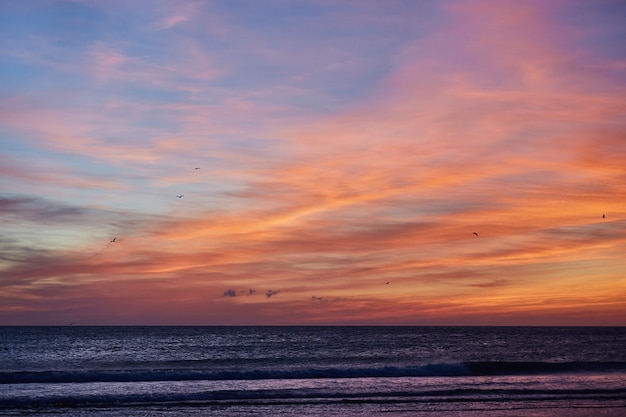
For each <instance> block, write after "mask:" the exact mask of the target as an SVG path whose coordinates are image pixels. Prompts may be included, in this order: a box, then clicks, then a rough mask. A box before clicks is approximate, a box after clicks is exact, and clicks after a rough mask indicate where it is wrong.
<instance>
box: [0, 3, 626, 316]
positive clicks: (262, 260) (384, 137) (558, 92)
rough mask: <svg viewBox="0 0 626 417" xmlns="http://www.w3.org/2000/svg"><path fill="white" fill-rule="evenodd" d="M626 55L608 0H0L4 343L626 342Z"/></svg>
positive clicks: (625, 26)
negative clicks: (229, 331)
mask: <svg viewBox="0 0 626 417" xmlns="http://www.w3.org/2000/svg"><path fill="white" fill-rule="evenodd" d="M625 39H626V2H624V1H622V0H615V1H613V0H597V1H587V0H572V1H567V0H563V1H559V0H554V1H544V0H538V1H517V0H512V1H495V0H494V1H415V0H396V1H394V0H385V1H378V0H372V1H367V0H365V1H363V0H354V1H352V0H342V1H330V0H263V1H257V0H223V1H219V0H215V1H208V0H207V1H202V0H198V1H170V0H160V1H153V0H150V1H148V0H145V1H141V0H135V1H133V0H128V1H127V0H80V1H60V0H59V1H56V0H33V1H9V0H2V1H0V325H66V324H69V323H74V324H76V325H88V324H103V325H118V324H120V325H121V324H129V325H140V324H149V325H151V324H155V325H156V324H164V325H170V324H171V325H243V324H250V325H262V324H267V325H278V324H286V325H325V324H340V325H341V324H354V325H361V324H380V325H626V99H625V98H626V46H625V45H626V43H625ZM181 195H182V197H178V196H181ZM603 215H604V217H603ZM475 233H476V234H477V235H476V234H475ZM113 239H115V241H113V242H112V240H113Z"/></svg>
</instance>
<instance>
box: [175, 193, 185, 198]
mask: <svg viewBox="0 0 626 417" xmlns="http://www.w3.org/2000/svg"><path fill="white" fill-rule="evenodd" d="M176 197H178V198H183V197H184V195H182V194H181V195H177V196H176Z"/></svg>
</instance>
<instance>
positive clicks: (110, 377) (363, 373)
mask: <svg viewBox="0 0 626 417" xmlns="http://www.w3.org/2000/svg"><path fill="white" fill-rule="evenodd" d="M624 371H626V362H498V361H495V362H465V363H452V364H446V363H439V364H429V365H422V366H407V367H380V368H306V369H289V370H279V369H276V370H268V369H253V370H236V371H224V370H221V371H214V370H188V369H185V370H181V369H172V370H162V369H159V370H75V371H74V370H72V371H36V372H2V373H0V384H27V383H70V382H72V383H75V382H149V381H199V380H206V381H218V380H224V381H227V380H261V379H317V378H336V379H340V378H379V377H381V378H382V377H384V378H394V377H460V376H495V375H535V374H546V375H548V374H555V373H592V372H593V373H607V372H624Z"/></svg>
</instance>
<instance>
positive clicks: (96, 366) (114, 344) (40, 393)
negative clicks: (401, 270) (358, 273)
mask: <svg viewBox="0 0 626 417" xmlns="http://www.w3.org/2000/svg"><path fill="white" fill-rule="evenodd" d="M0 415H3V416H55V417H58V416H82V417H95V416H99V417H101V416H122V417H123V416H164V417H172V416H248V417H249V416H342V417H352V416H375V415H381V416H388V417H399V416H403V417H404V416H428V417H436V416H472V417H478V416H487V417H500V416H502V417H505V416H506V417H512V416H524V417H527V416H534V417H548V416H559V417H567V416H605V417H607V416H608V417H617V416H626V327H258V326H254V327H82V326H66V327H0Z"/></svg>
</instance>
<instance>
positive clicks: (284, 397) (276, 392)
mask: <svg viewBox="0 0 626 417" xmlns="http://www.w3.org/2000/svg"><path fill="white" fill-rule="evenodd" d="M625 395H626V388H613V389H501V388H500V389H498V388H487V389H480V388H464V389H441V390H432V389H430V390H415V389H413V390H411V389H407V390H402V391H399V390H392V391H367V392H341V391H322V390H315V389H257V390H217V391H203V392H193V393H180V392H179V393H164V392H158V393H149V394H146V393H144V394H132V393H131V394H120V393H115V394H90V395H81V394H69V395H68V394H66V395H58V396H43V397H38V398H8V399H0V410H2V409H4V410H6V409H19V408H24V407H26V408H29V409H36V408H42V407H45V408H49V407H55V408H56V407H63V408H78V407H125V408H126V407H132V406H146V405H167V406H193V405H204V406H206V405H220V406H227V405H237V406H246V405H247V406H250V405H271V404H282V405H285V404H300V405H304V404H320V403H327V404H329V403H343V404H347V403H370V404H385V403H387V404H390V403H418V402H420V403H421V402H424V401H428V402H429V403H437V402H443V403H449V402H476V401H480V402H505V403H506V402H510V401H531V400H532V401H565V402H568V401H575V400H594V401H611V402H619V403H620V404H621V405H622V406H623V405H625V404H624V398H625Z"/></svg>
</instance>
